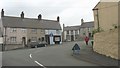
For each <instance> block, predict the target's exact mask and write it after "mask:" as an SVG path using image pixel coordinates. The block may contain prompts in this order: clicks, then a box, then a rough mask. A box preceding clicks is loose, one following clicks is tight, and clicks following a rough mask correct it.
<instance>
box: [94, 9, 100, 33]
mask: <svg viewBox="0 0 120 68" xmlns="http://www.w3.org/2000/svg"><path fill="white" fill-rule="evenodd" d="M94 10H96V11H97V15H96V16H97V22H98V32H100V25H99V12H98V10H99V9H98V8H96V9H93V11H94Z"/></svg>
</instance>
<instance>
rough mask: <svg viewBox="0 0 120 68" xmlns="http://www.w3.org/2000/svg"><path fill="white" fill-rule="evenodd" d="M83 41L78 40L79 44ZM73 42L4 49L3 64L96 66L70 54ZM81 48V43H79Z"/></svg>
mask: <svg viewBox="0 0 120 68" xmlns="http://www.w3.org/2000/svg"><path fill="white" fill-rule="evenodd" d="M81 43H83V42H79V43H78V44H81ZM74 44H75V42H67V43H63V44H62V45H52V46H47V47H41V48H32V49H22V50H13V51H4V52H3V54H2V57H3V58H2V59H3V63H2V64H3V66H41V67H46V66H98V65H96V64H92V63H89V62H85V61H82V60H78V59H76V58H74V57H73V56H72V50H71V49H72V47H73V46H74ZM80 46H81V48H84V47H82V45H80Z"/></svg>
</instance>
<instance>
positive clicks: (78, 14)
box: [0, 0, 100, 26]
mask: <svg viewBox="0 0 120 68" xmlns="http://www.w3.org/2000/svg"><path fill="white" fill-rule="evenodd" d="M99 1H100V0H0V10H1V9H2V8H3V9H4V12H5V15H6V16H16V17H19V16H20V13H21V12H22V11H24V14H25V17H27V18H37V17H38V15H39V14H41V15H42V18H43V19H50V20H57V16H59V17H60V24H61V26H62V24H65V26H74V25H80V24H81V19H82V18H83V19H84V21H86V22H88V21H93V20H94V17H93V11H92V9H93V8H94V7H95V5H96V4H97V3H98V2H99Z"/></svg>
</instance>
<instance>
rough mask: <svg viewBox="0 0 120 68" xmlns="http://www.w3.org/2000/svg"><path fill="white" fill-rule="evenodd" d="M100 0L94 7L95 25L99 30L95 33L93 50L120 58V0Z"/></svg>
mask: <svg viewBox="0 0 120 68" xmlns="http://www.w3.org/2000/svg"><path fill="white" fill-rule="evenodd" d="M105 1H107V0H104V1H102V0H101V1H100V2H99V3H98V4H97V5H96V6H95V7H94V8H93V12H94V21H95V23H94V26H95V29H97V30H98V32H97V33H95V34H94V45H93V50H94V51H95V52H97V53H99V54H102V55H105V56H107V57H108V56H109V57H111V58H114V59H120V57H119V56H120V52H119V47H120V46H119V33H118V32H119V30H120V27H119V26H120V24H119V23H120V19H119V18H120V13H119V11H120V1H119V0H114V2H111V1H109V2H105Z"/></svg>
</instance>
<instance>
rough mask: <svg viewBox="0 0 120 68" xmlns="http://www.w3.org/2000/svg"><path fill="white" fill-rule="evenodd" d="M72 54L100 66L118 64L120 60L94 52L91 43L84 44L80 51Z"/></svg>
mask: <svg viewBox="0 0 120 68" xmlns="http://www.w3.org/2000/svg"><path fill="white" fill-rule="evenodd" d="M89 44H90V43H89ZM80 45H81V44H80ZM72 55H73V57H75V58H76V59H79V60H83V61H86V62H90V63H94V64H98V65H100V66H118V62H119V61H118V60H115V59H112V58H110V57H107V56H105V55H101V54H98V53H96V52H94V51H93V48H92V45H91V44H90V45H85V44H82V48H81V50H80V53H79V54H72Z"/></svg>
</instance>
